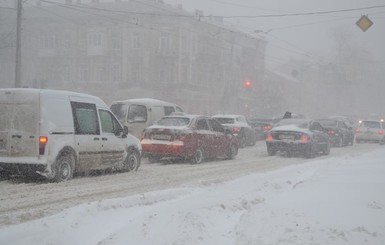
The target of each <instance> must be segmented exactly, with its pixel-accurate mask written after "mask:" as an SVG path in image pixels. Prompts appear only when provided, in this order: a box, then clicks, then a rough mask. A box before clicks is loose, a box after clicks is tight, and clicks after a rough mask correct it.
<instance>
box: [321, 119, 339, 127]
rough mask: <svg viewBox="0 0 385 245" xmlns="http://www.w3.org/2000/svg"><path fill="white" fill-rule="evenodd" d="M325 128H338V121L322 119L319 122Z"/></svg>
mask: <svg viewBox="0 0 385 245" xmlns="http://www.w3.org/2000/svg"><path fill="white" fill-rule="evenodd" d="M317 122H319V123H320V124H321V126H322V127H324V128H336V127H337V126H338V121H335V120H330V119H320V120H317Z"/></svg>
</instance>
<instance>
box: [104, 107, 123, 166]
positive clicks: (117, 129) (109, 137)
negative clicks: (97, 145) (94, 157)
mask: <svg viewBox="0 0 385 245" xmlns="http://www.w3.org/2000/svg"><path fill="white" fill-rule="evenodd" d="M99 119H100V125H101V129H102V130H101V150H102V152H101V165H102V166H104V167H106V168H108V167H112V166H119V165H120V163H122V162H123V158H124V156H125V144H124V141H123V140H122V138H121V134H122V132H123V128H122V127H121V125H120V124H119V122H118V120H117V119H116V118H115V117H114V116H113V115H112V113H111V112H110V111H108V110H103V109H99Z"/></svg>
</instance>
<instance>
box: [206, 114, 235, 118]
mask: <svg viewBox="0 0 385 245" xmlns="http://www.w3.org/2000/svg"><path fill="white" fill-rule="evenodd" d="M212 117H215V118H217V117H223V118H237V117H243V115H236V114H217V115H214V116H212Z"/></svg>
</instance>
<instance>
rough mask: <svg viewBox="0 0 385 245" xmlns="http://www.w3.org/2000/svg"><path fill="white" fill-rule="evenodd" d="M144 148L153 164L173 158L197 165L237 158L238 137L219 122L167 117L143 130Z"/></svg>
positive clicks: (145, 153)
mask: <svg viewBox="0 0 385 245" xmlns="http://www.w3.org/2000/svg"><path fill="white" fill-rule="evenodd" d="M141 144H142V149H143V154H144V156H145V157H148V159H149V160H150V162H156V161H159V160H160V159H161V158H164V157H173V158H182V159H186V160H190V161H191V163H193V164H194V163H201V162H203V161H204V160H205V159H212V158H217V157H221V158H226V159H232V158H233V157H234V156H235V155H237V154H238V142H237V138H236V136H234V135H233V134H232V132H231V131H230V130H226V129H225V128H224V127H223V126H222V125H221V124H220V123H218V122H217V121H216V120H214V119H212V118H209V117H206V116H200V115H187V114H181V115H170V116H165V117H163V118H162V119H160V120H159V121H157V122H156V123H155V124H154V125H152V126H150V127H148V128H146V129H145V130H144V132H143V136H142V140H141Z"/></svg>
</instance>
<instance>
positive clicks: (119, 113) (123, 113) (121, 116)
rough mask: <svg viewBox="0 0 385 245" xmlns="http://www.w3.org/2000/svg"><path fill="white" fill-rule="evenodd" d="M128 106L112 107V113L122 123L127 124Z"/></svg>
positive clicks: (118, 105) (114, 105)
mask: <svg viewBox="0 0 385 245" xmlns="http://www.w3.org/2000/svg"><path fill="white" fill-rule="evenodd" d="M127 109H128V105H127V104H113V105H111V111H112V113H114V114H115V116H116V118H117V119H118V120H119V121H121V122H126V118H127Z"/></svg>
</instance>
